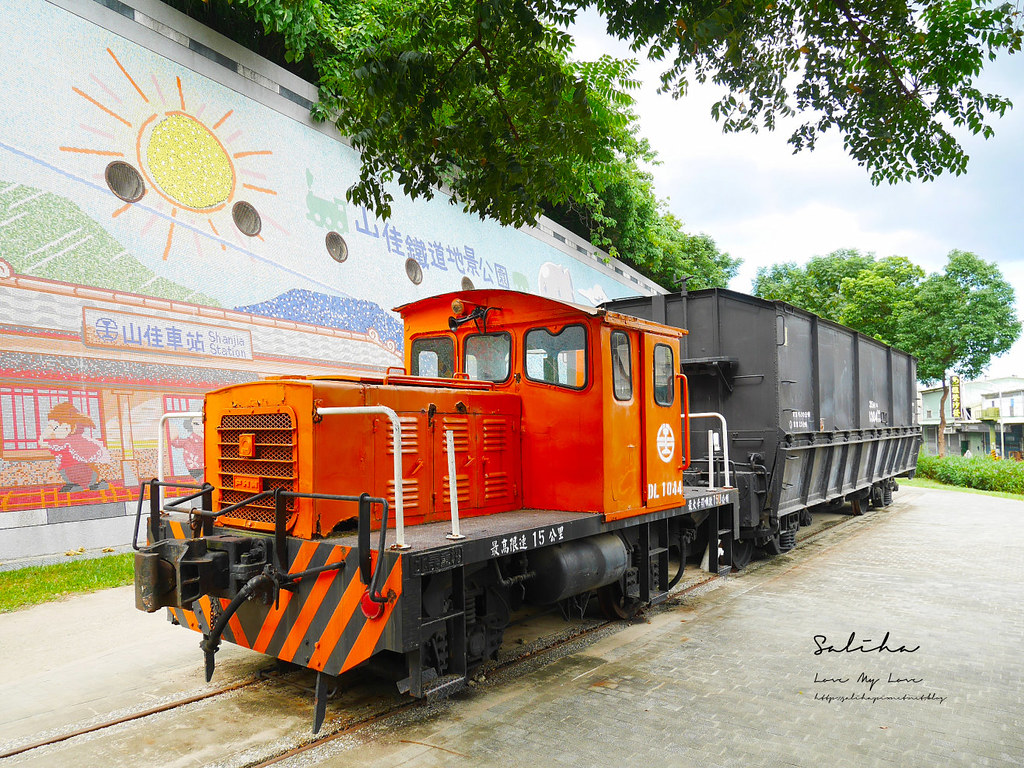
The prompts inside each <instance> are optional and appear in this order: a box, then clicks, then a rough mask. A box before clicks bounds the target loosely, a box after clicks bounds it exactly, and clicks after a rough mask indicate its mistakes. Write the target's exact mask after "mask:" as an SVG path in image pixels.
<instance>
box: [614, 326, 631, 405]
mask: <svg viewBox="0 0 1024 768" xmlns="http://www.w3.org/2000/svg"><path fill="white" fill-rule="evenodd" d="M612 391H613V392H614V394H615V399H616V400H629V399H630V398H631V397H633V358H632V356H631V355H630V353H629V336H628V335H626V334H625V333H623V332H622V331H612Z"/></svg>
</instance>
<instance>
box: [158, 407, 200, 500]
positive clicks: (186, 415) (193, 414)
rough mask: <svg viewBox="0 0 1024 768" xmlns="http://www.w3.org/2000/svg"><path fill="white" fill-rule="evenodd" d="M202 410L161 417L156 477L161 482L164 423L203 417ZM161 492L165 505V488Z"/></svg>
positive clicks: (162, 479) (161, 498) (162, 474)
mask: <svg viewBox="0 0 1024 768" xmlns="http://www.w3.org/2000/svg"><path fill="white" fill-rule="evenodd" d="M201 418H203V412H202V411H181V412H179V413H165V414H164V415H163V416H161V417H160V421H159V422H158V424H157V432H156V479H157V480H158V481H160V482H161V483H162V482H163V481H164V425H165V424H166V423H167V420H168V419H201ZM157 493H159V494H160V506H161V507H163V505H164V489H163V488H162V487H161V488H159V489H158V490H157Z"/></svg>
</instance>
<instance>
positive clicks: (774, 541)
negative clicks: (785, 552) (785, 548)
mask: <svg viewBox="0 0 1024 768" xmlns="http://www.w3.org/2000/svg"><path fill="white" fill-rule="evenodd" d="M759 549H760V550H761V551H762V552H763V553H764V555H765V557H775V556H776V555H781V554H782V544H781V543H780V542H779V534H775V535H774V536H772V537H771V538H770V539H768V540H767V541H765V543H764V544H762V545H761V546H760V547H759Z"/></svg>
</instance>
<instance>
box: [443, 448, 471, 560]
mask: <svg viewBox="0 0 1024 768" xmlns="http://www.w3.org/2000/svg"><path fill="white" fill-rule="evenodd" d="M444 442H445V446H446V449H447V451H448V498H449V499H450V500H451V505H452V532H451V533H449V534H445V538H446V539H452V540H453V541H457V540H458V539H464V538H466V537H465V536H463V535H462V531H460V530H459V481H458V478H457V477H456V476H455V433H454V432H453V431H452V430H450V429H446V430H445V431H444Z"/></svg>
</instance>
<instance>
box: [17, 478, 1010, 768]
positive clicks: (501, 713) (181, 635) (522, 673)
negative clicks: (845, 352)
mask: <svg viewBox="0 0 1024 768" xmlns="http://www.w3.org/2000/svg"><path fill="white" fill-rule="evenodd" d="M1022 522H1024V502H1017V501H1008V500H1003V499H995V498H990V497H986V496H977V495H970V494H963V493H957V492H952V491H928V490H922V489H910V488H905V489H904V490H903V491H901V492H900V493H898V494H897V501H896V503H895V504H894V505H893V506H892V507H890V508H888V509H886V510H880V511H877V512H872V513H871V514H869V515H867V516H866V517H863V518H857V519H853V520H851V521H849V522H848V523H847V524H845V525H842V526H840V527H838V528H834V529H831V530H828V531H825V532H824V533H822V534H821V535H820V536H818V537H817V538H815V539H813V540H812V541H810V542H808V543H807V544H806V545H804V546H801V547H800V548H798V549H797V550H794V551H793V552H791V553H789V554H788V555H785V556H783V557H780V558H776V559H774V560H771V561H768V562H766V563H764V564H761V565H760V567H757V568H755V569H752V570H750V571H748V572H747V573H745V574H744V575H743V576H741V577H734V578H729V579H727V580H725V581H724V582H718V584H719V585H720V586H718V587H717V588H715V589H713V590H712V591H710V592H708V593H706V594H703V595H701V596H699V597H697V596H695V595H693V594H690V595H686V596H684V597H683V598H682V599H681V600H679V601H678V602H677V604H675V605H670V606H667V607H665V608H663V609H661V610H659V611H658V612H656V613H654V614H653V615H652V616H651V619H650V622H649V623H646V622H641V623H638V624H636V625H634V626H632V627H629V628H627V629H625V630H623V631H619V632H615V633H608V634H607V635H606V636H604V637H603V638H602V639H600V640H597V641H596V642H593V643H589V644H578V645H568V646H565V647H563V648H562V649H560V651H559V653H560V654H561V658H558V659H557V660H555V661H550V662H549V659H545V660H542V661H539V662H536V663H535V668H533V669H532V670H527V669H524V668H523V667H516V668H514V669H512V670H511V671H509V672H507V673H506V679H500V677H501V676H500V675H499V676H498V677H499V679H496V680H488V681H487V682H486V683H484V684H483V685H481V686H477V687H476V688H474V689H472V690H470V691H468V692H466V693H463V694H460V695H459V696H457V697H455V698H454V699H452V700H450V701H448V702H444V703H441V704H436V705H433V706H431V707H422V708H415V709H413V710H410V711H409V712H407V713H405V715H404V716H403V717H404V719H398V718H390V719H384V720H380V721H377V722H376V723H375V724H374V725H373V726H372V727H371V728H370V729H368V730H361V731H357V732H354V733H352V734H348V735H345V736H342V737H340V738H337V739H335V740H333V741H331V742H329V743H327V744H324V745H322V746H320V747H318V748H317V749H316V750H314V751H311V752H307V753H305V754H304V755H302V756H299V757H296V758H294V759H292V760H291V761H286V762H285V763H282V765H285V766H292V768H297V767H298V766H313V765H325V766H327V765H329V766H358V767H359V768H368V767H370V766H382V767H383V766H386V767H387V768H393V767H394V766H398V765H402V766H415V767H417V768H429V767H430V766H445V767H446V768H447V767H448V766H467V767H468V766H473V767H474V768H477V767H478V766H491V765H497V766H529V767H530V768H533V767H534V766H545V767H546V766H549V765H569V766H588V767H589V766H598V765H601V766H604V765H622V766H644V765H645V764H646V765H649V766H652V767H653V766H658V767H659V768H660V766H696V767H699V768H719V767H723V768H724V767H725V766H800V767H801V768H803V767H806V768H812V767H813V768H818V766H823V767H825V768H842V767H843V766H856V767H857V768H871V767H872V766H901V767H903V766H928V768H933V767H934V766H943V768H944V767H945V766H971V767H972V768H973V767H974V766H1020V765H1022V764H1024V660H1022V650H1024V644H1022V639H1024V547H1022V542H1021V539H1022V538H1024V537H1022V536H1021V534H1020V530H1021V524H1022ZM851 633H856V638H855V640H854V642H853V643H852V644H851V647H853V648H858V647H860V646H861V644H862V643H863V644H865V645H866V646H867V647H869V648H871V647H877V646H878V644H879V643H880V642H881V641H882V640H883V638H885V636H886V633H888V639H887V641H886V642H887V645H888V647H889V648H890V649H893V650H895V649H898V648H900V647H901V646H905V647H906V648H907V649H908V650H909V649H913V648H916V649H917V650H915V651H914V652H913V653H908V652H896V653H890V652H881V653H879V652H870V653H863V652H860V651H856V652H853V653H846V652H839V653H830V652H822V653H820V654H818V655H816V654H815V651H816V650H818V649H819V647H824V646H827V645H832V646H835V647H836V648H839V649H841V648H843V647H844V646H846V645H847V642H848V639H849V637H850V634H851ZM816 636H822V637H821V638H820V639H819V641H818V642H817V643H816V641H815V637H816ZM265 665H266V657H263V656H260V655H257V654H253V653H251V652H248V651H244V650H241V649H237V648H234V647H232V646H228V645H225V647H224V648H223V649H222V650H221V652H220V653H219V654H218V667H217V676H216V677H215V679H214V683H213V684H211V685H207V684H206V683H204V682H203V678H202V664H201V658H200V653H199V648H198V637H197V636H196V635H194V634H193V633H190V632H186V631H183V630H181V629H180V628H177V627H171V626H169V625H168V624H166V622H164V621H163V620H162V618H161V617H160V616H148V615H145V614H142V613H140V612H138V611H136V610H135V609H134V608H133V607H132V595H131V589H130V588H126V589H117V590H108V591H106V592H102V593H97V594H94V595H88V596H85V597H79V598H74V599H69V600H65V601H61V602H59V603H53V604H48V605H42V606H37V607H35V608H31V609H27V610H24V611H18V612H16V613H13V614H3V615H0V752H2V751H3V748H4V747H8V748H9V747H12V746H16V745H21V744H25V743H29V742H31V741H35V740H37V739H39V738H42V737H45V736H47V735H52V734H56V733H62V732H66V731H68V730H69V729H71V728H74V727H78V726H80V725H85V724H88V723H90V722H101V721H105V720H107V719H109V718H110V717H112V716H116V715H117V714H119V713H126V712H128V711H135V710H138V709H140V708H143V707H149V706H154V705H157V704H160V703H161V702H164V701H171V700H179V699H180V698H182V697H183V696H188V695H193V694H197V693H202V692H203V691H209V690H211V689H215V688H216V687H217V686H221V685H229V684H232V683H233V682H236V681H239V680H245V679H248V678H251V677H252V676H253V675H254V673H255V671H256V670H257V669H260V668H262V667H263V666H265ZM825 678H827V680H826V681H825V682H815V680H816V679H817V680H819V681H820V680H822V679H825ZM890 680H892V681H890ZM381 686H383V684H381ZM385 687H386V688H387V690H389V691H390V690H392V688H391V687H387V686H384V687H380V688H379V690H377V689H375V688H373V687H372V686H368V685H367V684H362V685H360V686H353V687H352V688H351V689H350V690H348V689H347V690H346V693H345V694H344V696H343V698H342V700H341V701H335V702H332V703H331V706H330V707H329V709H328V722H327V724H326V726H325V730H327V731H328V732H330V731H331V730H333V729H336V728H338V727H340V724H341V723H342V722H344V721H345V720H347V719H348V718H350V717H353V716H356V715H358V713H359V712H360V708H361V707H362V708H363V709H365V708H366V707H369V706H371V705H373V706H376V703H377V702H379V701H380V700H381V696H384V697H385V698H387V697H388V696H389V695H390V696H391V697H392V698H393V699H394V700H396V701H397V700H399V699H398V697H397V695H395V694H387V693H385V692H384V691H385ZM310 716H311V702H310V696H309V694H308V693H307V692H304V691H301V690H297V689H296V690H292V689H291V687H290V686H289V685H286V684H284V683H281V682H274V681H271V682H267V683H258V684H256V685H254V686H251V687H247V688H245V689H242V690H237V691H234V692H232V693H230V694H227V695H225V696H219V697H215V698H212V699H207V700H204V701H202V702H198V703H196V704H193V705H189V706H188V707H184V708H181V709H177V710H173V711H171V712H167V713H164V714H162V715H159V716H157V717H155V718H147V719H146V720H142V721H135V722H133V723H129V724H125V725H122V726H117V727H115V728H110V729H107V730H105V731H102V732H100V733H98V734H94V735H91V736H87V737H83V738H77V739H72V740H69V741H66V742H62V743H61V744H59V745H56V746H54V747H51V748H47V749H45V750H39V751H36V752H33V753H29V754H24V755H21V756H18V757H15V758H12V759H11V760H7V761H3V762H4V763H10V764H12V765H18V766H43V767H45V768H49V766H53V765H61V766H97V768H127V766H136V765H139V766H152V765H161V766H181V767H182V768H184V767H185V766H210V765H217V766H241V765H248V764H252V763H253V762H258V760H259V759H261V758H263V757H266V756H268V755H272V754H280V753H281V752H283V751H285V750H286V749H288V748H290V747H294V746H297V745H299V744H301V743H303V742H305V741H306V740H308V738H309V718H310Z"/></svg>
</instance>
